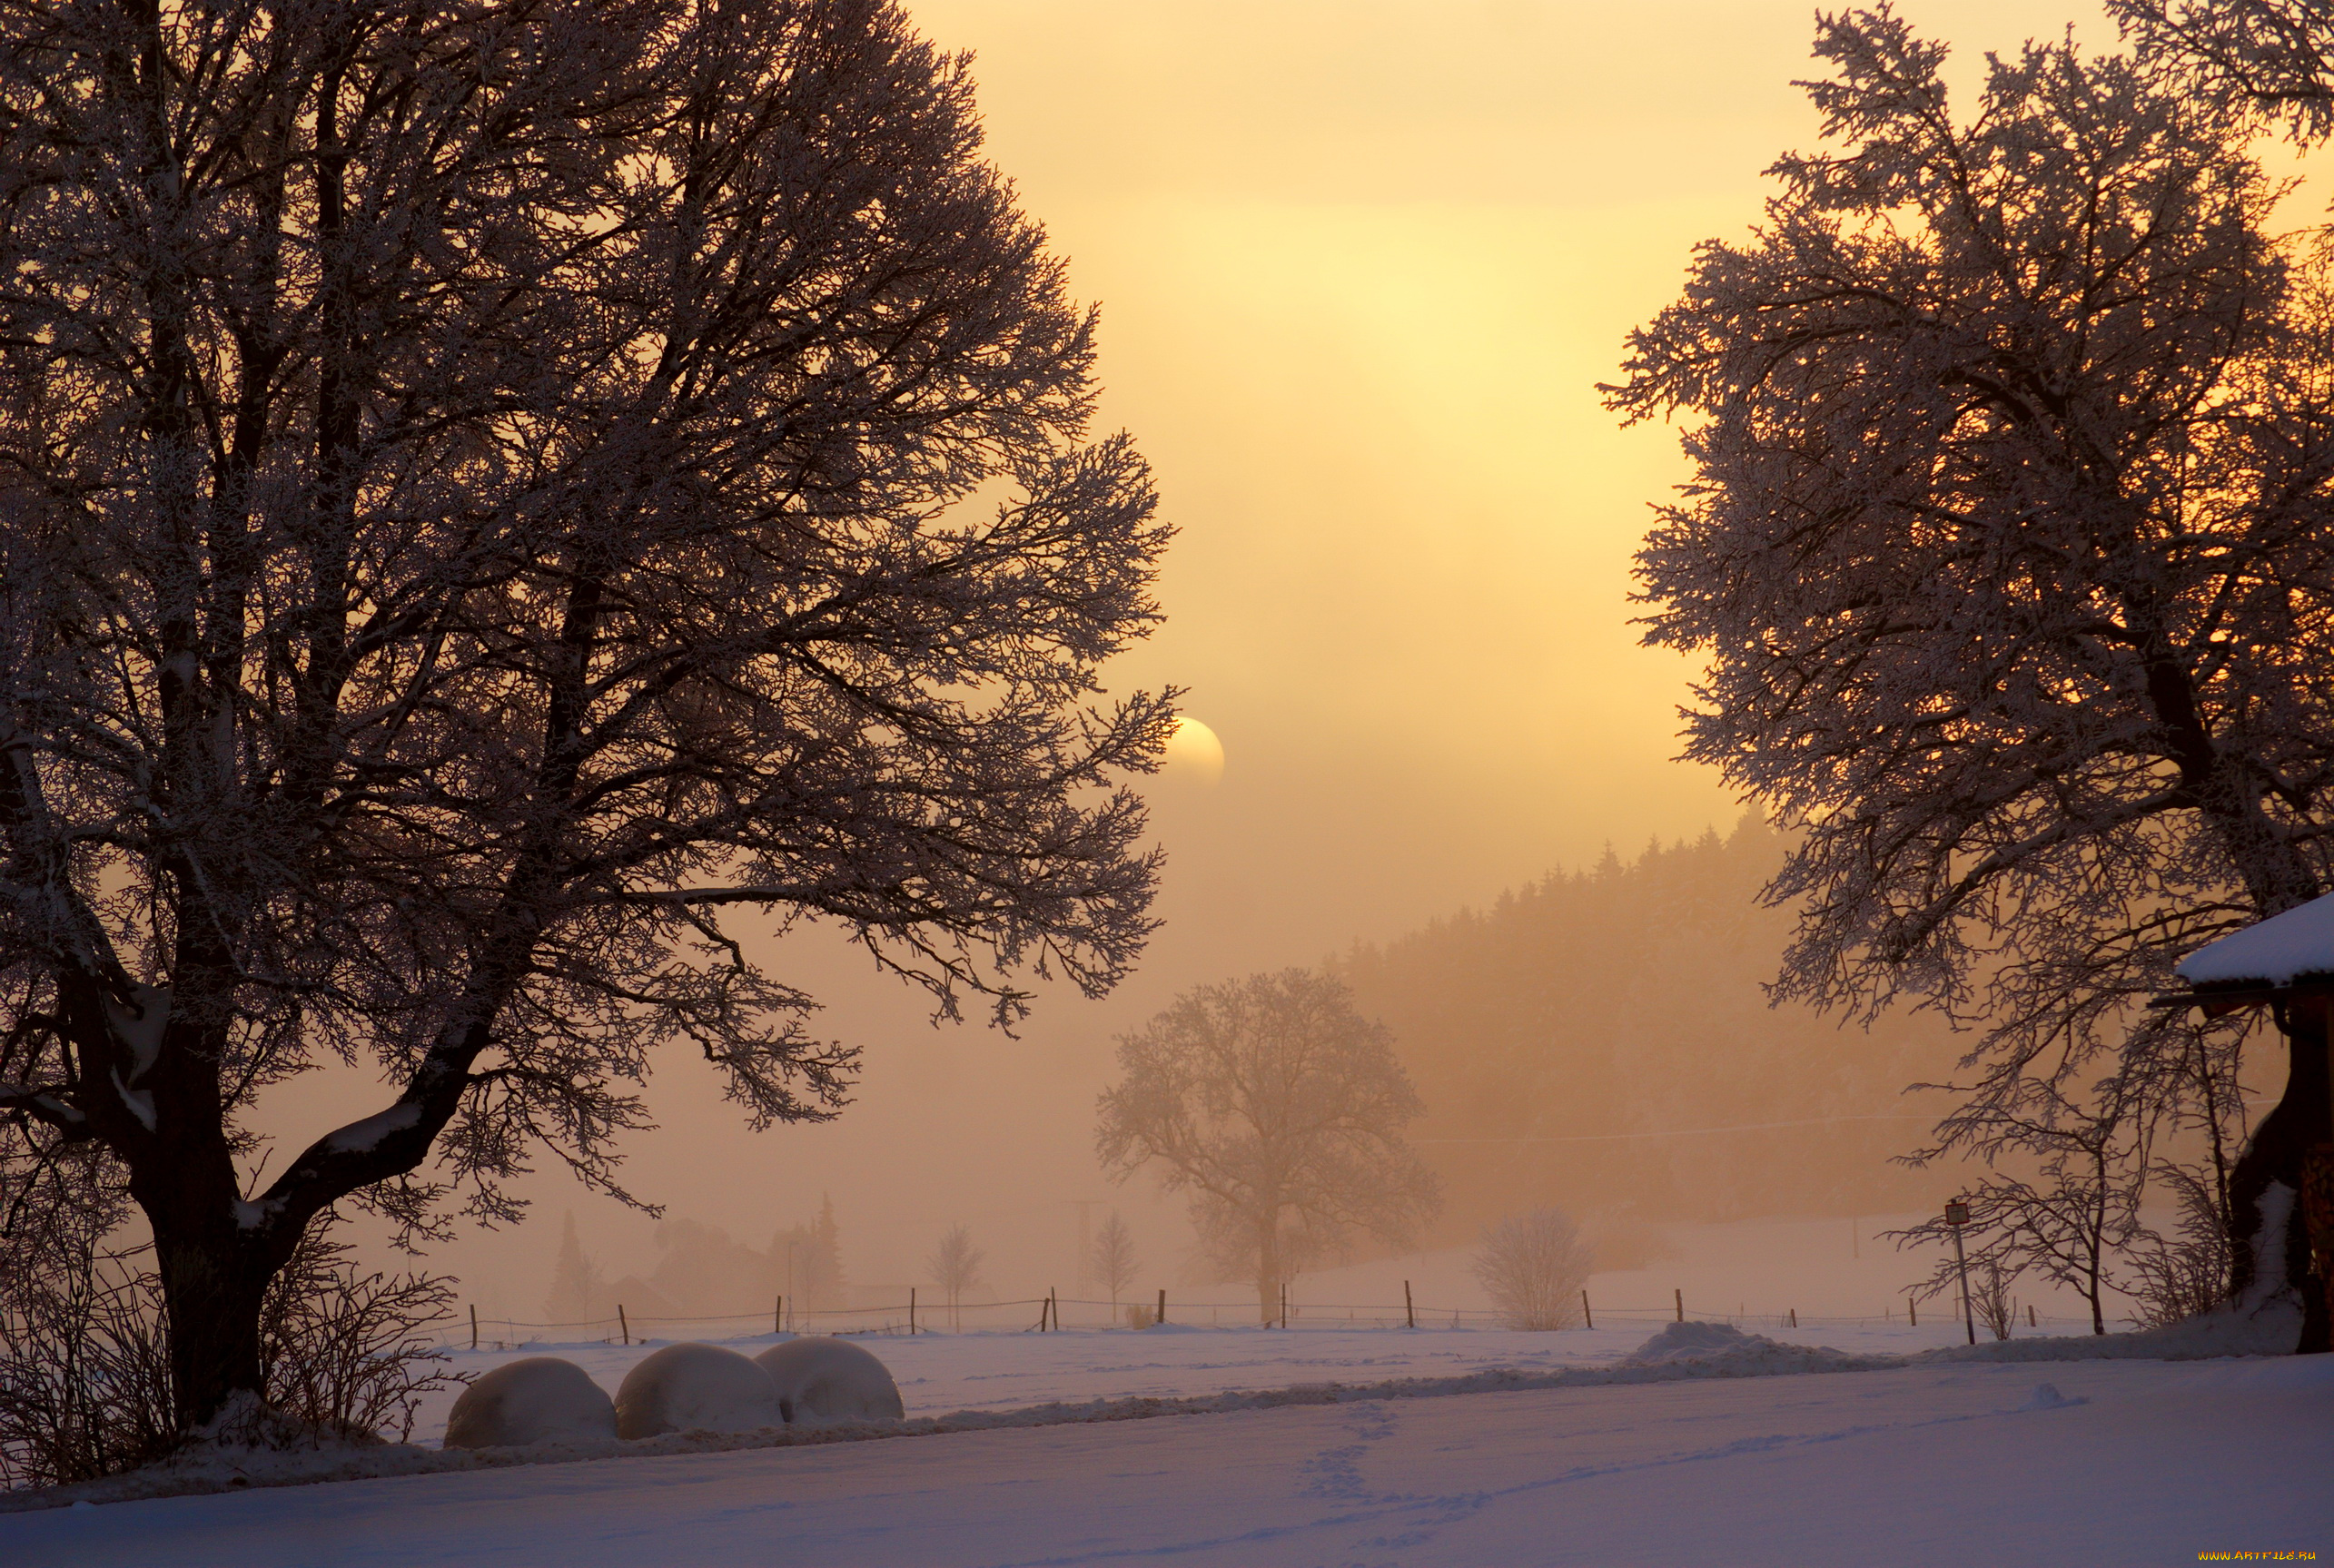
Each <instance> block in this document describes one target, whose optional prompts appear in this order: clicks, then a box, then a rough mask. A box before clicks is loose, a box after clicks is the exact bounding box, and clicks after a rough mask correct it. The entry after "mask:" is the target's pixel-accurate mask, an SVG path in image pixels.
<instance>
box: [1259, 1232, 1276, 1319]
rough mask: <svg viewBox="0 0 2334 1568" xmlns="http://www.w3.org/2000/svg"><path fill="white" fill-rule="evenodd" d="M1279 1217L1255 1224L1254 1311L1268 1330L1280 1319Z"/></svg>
mask: <svg viewBox="0 0 2334 1568" xmlns="http://www.w3.org/2000/svg"><path fill="white" fill-rule="evenodd" d="M1280 1290H1281V1216H1280V1213H1279V1211H1278V1210H1275V1211H1274V1212H1273V1213H1271V1214H1270V1215H1268V1216H1266V1217H1265V1218H1262V1219H1260V1220H1258V1221H1257V1222H1256V1310H1257V1312H1258V1313H1259V1314H1260V1315H1261V1317H1262V1320H1263V1322H1264V1323H1265V1325H1266V1326H1271V1322H1272V1320H1273V1319H1274V1318H1275V1317H1279V1316H1280V1306H1281V1304H1280V1302H1279V1301H1278V1300H1277V1299H1275V1297H1278V1296H1279V1294H1280Z"/></svg>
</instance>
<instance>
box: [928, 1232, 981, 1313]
mask: <svg viewBox="0 0 2334 1568" xmlns="http://www.w3.org/2000/svg"><path fill="white" fill-rule="evenodd" d="M985 1260H986V1255H985V1254H984V1253H983V1252H982V1251H981V1249H980V1248H979V1247H975V1246H974V1245H973V1230H972V1228H971V1227H970V1226H967V1225H963V1224H958V1225H952V1226H950V1227H949V1228H947V1229H946V1230H945V1231H944V1232H943V1233H942V1235H941V1238H940V1245H939V1246H937V1247H934V1248H933V1249H932V1258H931V1261H930V1262H929V1263H927V1264H926V1265H925V1268H926V1269H927V1271H928V1273H929V1277H930V1278H931V1280H932V1283H933V1284H935V1285H937V1286H938V1287H940V1294H941V1296H942V1297H944V1299H945V1300H946V1301H947V1303H948V1326H949V1327H950V1328H952V1329H954V1328H961V1327H963V1326H964V1324H963V1320H962V1319H961V1318H960V1317H959V1316H958V1309H959V1308H960V1307H962V1306H963V1305H964V1293H965V1292H966V1291H968V1290H971V1289H973V1288H974V1287H977V1286H978V1285H979V1284H980V1283H981V1265H982V1263H983V1262H984V1261H985Z"/></svg>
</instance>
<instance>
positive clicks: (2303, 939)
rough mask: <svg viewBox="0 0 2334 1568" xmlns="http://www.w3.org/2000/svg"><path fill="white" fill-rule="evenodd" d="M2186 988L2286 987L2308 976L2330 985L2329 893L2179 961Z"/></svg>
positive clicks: (2333, 917)
mask: <svg viewBox="0 0 2334 1568" xmlns="http://www.w3.org/2000/svg"><path fill="white" fill-rule="evenodd" d="M2173 972H2174V973H2176V974H2178V975H2179V976H2180V977H2181V979H2182V980H2184V981H2188V983H2189V984H2191V985H2199V986H2206V985H2210V986H2220V985H2230V984H2246V983H2250V984H2253V985H2291V984H2292V983H2293V982H2294V981H2297V980H2299V979H2301V978H2302V977H2304V976H2307V975H2319V976H2324V977H2326V978H2327V979H2329V980H2334V893H2329V894H2328V895H2327V896H2326V897H2324V898H2318V899H2312V900H2310V901H2309V902H2308V903H2306V904H2303V905H2301V906H2300V907H2299V909H2289V910H2288V911H2286V912H2284V913H2283V914H2277V915H2271V916H2270V918H2269V919H2267V920H2265V921H2263V922H2261V923H2260V924H2259V925H2249V926H2247V927H2246V928H2245V929H2244V930H2242V931H2240V932H2236V933H2235V934H2233V935H2230V936H2224V937H2222V938H2221V939H2220V941H2219V942H2209V943H2207V944H2206V945H2204V946H2203V947H2200V948H2199V949H2197V950H2196V951H2195V952H2192V953H2190V954H2189V955H2188V956H2187V957H2186V958H2184V959H2182V960H2181V962H2180V966H2179V967H2178V968H2177V969H2176V970H2174V971H2173Z"/></svg>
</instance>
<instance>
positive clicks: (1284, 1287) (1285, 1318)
mask: <svg viewBox="0 0 2334 1568" xmlns="http://www.w3.org/2000/svg"><path fill="white" fill-rule="evenodd" d="M1288 1326H1289V1282H1288V1281H1287V1280H1285V1279H1284V1280H1282V1281H1281V1327H1283V1328H1286V1327H1288Z"/></svg>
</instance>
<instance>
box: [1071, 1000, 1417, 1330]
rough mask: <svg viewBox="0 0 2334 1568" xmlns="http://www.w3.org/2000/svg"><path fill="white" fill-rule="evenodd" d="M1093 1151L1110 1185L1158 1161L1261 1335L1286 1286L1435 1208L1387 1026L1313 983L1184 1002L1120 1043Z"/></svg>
mask: <svg viewBox="0 0 2334 1568" xmlns="http://www.w3.org/2000/svg"><path fill="white" fill-rule="evenodd" d="M1118 1060H1119V1067H1120V1070H1121V1071H1122V1073H1123V1075H1124V1076H1123V1077H1122V1079H1121V1080H1120V1081H1119V1083H1118V1084H1117V1086H1116V1087H1115V1088H1113V1089H1111V1090H1106V1091H1105V1092H1104V1093H1103V1097H1102V1119H1101V1127H1100V1130H1099V1131H1098V1132H1097V1134H1096V1138H1095V1141H1096V1145H1097V1147H1098V1149H1099V1150H1100V1152H1101V1155H1102V1160H1103V1168H1104V1169H1109V1170H1112V1171H1113V1172H1115V1173H1116V1174H1117V1175H1118V1176H1120V1177H1121V1178H1124V1177H1126V1176H1127V1175H1130V1174H1132V1172H1133V1171H1134V1170H1135V1169H1138V1168H1140V1167H1141V1166H1142V1165H1144V1164H1145V1163H1147V1162H1149V1161H1152V1160H1157V1161H1158V1162H1159V1163H1160V1164H1161V1165H1162V1167H1163V1168H1164V1169H1163V1178H1164V1180H1165V1182H1166V1185H1167V1188H1168V1189H1169V1190H1170V1191H1189V1192H1190V1193H1191V1194H1192V1219H1193V1221H1194V1222H1195V1223H1196V1224H1197V1225H1198V1227H1199V1228H1200V1234H1201V1237H1202V1239H1203V1240H1204V1241H1205V1242H1206V1243H1207V1244H1208V1247H1209V1249H1210V1250H1211V1251H1212V1252H1213V1253H1214V1254H1215V1256H1216V1258H1217V1261H1218V1262H1219V1263H1221V1265H1222V1266H1223V1267H1225V1268H1226V1269H1227V1270H1228V1271H1235V1272H1231V1276H1230V1277H1233V1278H1237V1277H1239V1274H1240V1273H1246V1274H1248V1275H1249V1276H1250V1277H1251V1278H1253V1279H1254V1280H1255V1281H1256V1300H1257V1306H1258V1308H1259V1309H1260V1310H1261V1312H1262V1314H1263V1316H1264V1317H1265V1319H1266V1320H1267V1321H1270V1320H1271V1318H1272V1317H1273V1315H1274V1314H1275V1312H1276V1311H1277V1310H1278V1307H1277V1302H1276V1296H1277V1294H1278V1292H1279V1290H1280V1288H1281V1286H1282V1285H1284V1284H1286V1283H1287V1282H1288V1278H1289V1276H1290V1275H1291V1273H1292V1272H1294V1271H1295V1270H1296V1269H1298V1268H1301V1267H1304V1266H1305V1265H1306V1264H1307V1263H1309V1262H1310V1261H1311V1260H1312V1259H1314V1258H1316V1257H1320V1256H1321V1255H1323V1254H1324V1253H1328V1252H1332V1251H1334V1250H1335V1249H1336V1248H1337V1247H1340V1245H1341V1244H1342V1243H1343V1242H1344V1241H1345V1240H1346V1238H1348V1237H1350V1235H1351V1234H1352V1233H1353V1232H1355V1231H1357V1230H1360V1231H1366V1232H1368V1233H1369V1234H1370V1235H1372V1236H1374V1237H1377V1238H1379V1239H1380V1240H1381V1241H1386V1242H1390V1243H1397V1244H1399V1242H1400V1241H1402V1240H1403V1239H1404V1238H1407V1237H1409V1235H1410V1234H1411V1232H1412V1231H1413V1229H1414V1228H1416V1226H1417V1225H1419V1223H1420V1222H1422V1221H1424V1220H1426V1219H1428V1218H1430V1217H1431V1216H1432V1215H1433V1213H1434V1211H1435V1208H1436V1207H1437V1206H1438V1204H1439V1201H1440V1193H1439V1188H1438V1187H1437V1185H1436V1182H1435V1178H1434V1176H1433V1173H1432V1172H1430V1171H1429V1170H1428V1169H1426V1167H1425V1166H1423V1165H1422V1164H1420V1163H1419V1158H1418V1156H1417V1155H1416V1154H1414V1153H1413V1152H1412V1151H1411V1149H1410V1148H1409V1144H1407V1143H1406V1142H1404V1141H1403V1139H1402V1129H1403V1127H1404V1126H1405V1125H1406V1124H1408V1123H1409V1122H1410V1121H1412V1120H1414V1119H1417V1118H1418V1117H1419V1115H1421V1114H1422V1113H1423V1112H1424V1109H1425V1108H1424V1107H1423V1106H1422V1105H1420V1104H1419V1096H1418V1091H1417V1090H1415V1089H1413V1088H1412V1087H1411V1085H1410V1080H1409V1074H1408V1073H1406V1072H1404V1071H1403V1070H1402V1064H1401V1063H1400V1062H1399V1061H1398V1060H1395V1057H1394V1050H1393V1037H1392V1035H1391V1034H1390V1033H1389V1032H1388V1031H1387V1029H1386V1026H1385V1025H1383V1024H1381V1023H1376V1022H1372V1021H1370V1020H1368V1019H1365V1018H1363V1017H1362V1016H1361V1015H1360V1014H1359V1013H1357V1012H1356V1011H1354V1010H1353V999H1352V997H1351V995H1350V993H1349V992H1348V991H1346V989H1345V987H1344V985H1343V984H1341V983H1340V981H1336V980H1333V979H1331V978H1330V977H1329V976H1326V975H1321V974H1315V973H1313V972H1312V971H1309V970H1301V969H1291V970H1283V971H1281V972H1280V973H1277V974H1255V975H1251V976H1249V977H1248V978H1247V979H1246V980H1244V981H1228V982H1226V983H1224V984H1221V985H1202V986H1196V987H1194V988H1192V990H1191V991H1186V992H1184V993H1183V994H1182V996H1181V997H1179V998H1177V999H1176V1001H1175V1002H1174V1003H1173V1005H1172V1006H1171V1007H1169V1008H1168V1009H1167V1010H1166V1011H1163V1012H1162V1013H1160V1014H1159V1016H1157V1017H1156V1018H1154V1019H1152V1021H1150V1023H1149V1024H1147V1025H1145V1026H1144V1027H1143V1028H1142V1030H1141V1031H1137V1032H1136V1033H1133V1034H1130V1035H1125V1036H1122V1037H1121V1039H1120V1040H1119V1049H1118Z"/></svg>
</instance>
